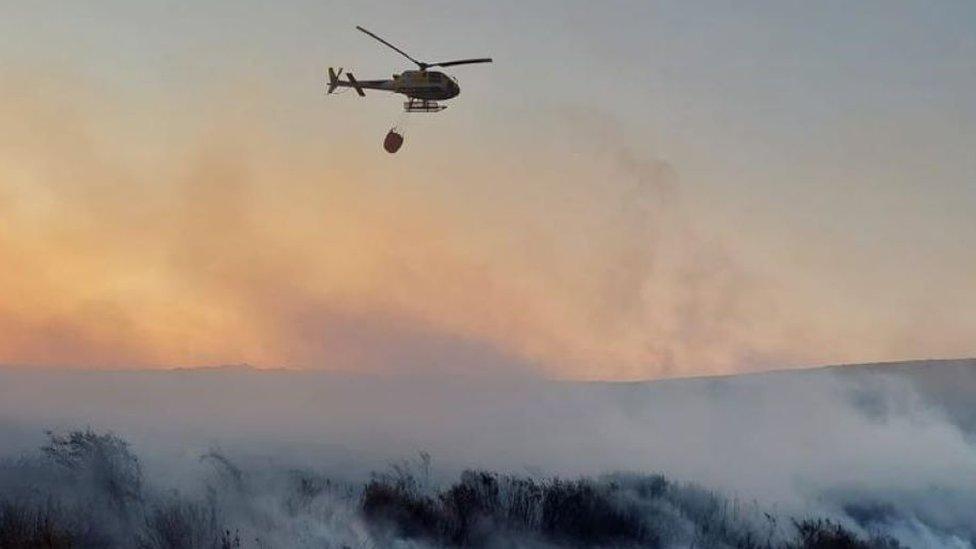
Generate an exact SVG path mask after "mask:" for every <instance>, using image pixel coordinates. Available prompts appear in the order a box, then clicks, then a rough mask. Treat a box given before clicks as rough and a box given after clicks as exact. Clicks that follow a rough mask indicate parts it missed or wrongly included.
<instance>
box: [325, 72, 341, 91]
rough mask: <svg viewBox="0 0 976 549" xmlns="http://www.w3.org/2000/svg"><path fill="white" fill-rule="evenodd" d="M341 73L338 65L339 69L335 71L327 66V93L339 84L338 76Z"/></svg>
mask: <svg viewBox="0 0 976 549" xmlns="http://www.w3.org/2000/svg"><path fill="white" fill-rule="evenodd" d="M341 74H342V67H339V71H338V72H336V71H334V70H332V67H329V90H328V92H327V93H332V92H334V91H335V89H336V88H337V87H338V86H339V76H340V75H341Z"/></svg>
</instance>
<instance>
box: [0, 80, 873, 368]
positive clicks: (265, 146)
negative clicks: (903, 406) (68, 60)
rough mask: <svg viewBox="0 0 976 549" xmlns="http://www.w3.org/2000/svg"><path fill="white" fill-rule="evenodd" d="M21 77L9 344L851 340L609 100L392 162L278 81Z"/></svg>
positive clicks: (3, 150) (180, 346)
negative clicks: (125, 90) (612, 115)
mask: <svg viewBox="0 0 976 549" xmlns="http://www.w3.org/2000/svg"><path fill="white" fill-rule="evenodd" d="M7 76H9V78H7V79H5V86H4V90H3V92H2V94H3V95H2V96H0V122H2V124H0V212H2V213H3V216H2V224H3V225H2V231H0V265H2V267H0V283H2V284H3V287H4V288H5V289H6V290H7V292H6V294H7V295H6V296H5V299H4V300H3V302H2V303H0V362H5V363H22V364H48V365H51V364H56V365H72V366H88V367H91V366H115V367H123V366H143V367H146V366H167V365H207V364H220V363H239V362H248V363H252V364H258V365H262V366H286V367H302V368H324V369H330V370H344V371H372V372H379V371H404V370H413V369H414V368H421V369H424V370H427V371H445V372H446V371H450V372H455V373H458V372H463V373H465V374H467V375H474V374H484V373H493V374H494V373H497V372H493V370H494V369H498V370H500V371H501V372H502V373H505V372H521V373H539V372H541V373H544V374H547V375H554V376H558V377H577V378H593V377H600V378H618V379H622V378H646V377H651V376H654V377H660V376H678V375H687V374H698V373H718V372H735V371H743V370H754V369H760V368H765V367H769V366H771V365H780V366H782V365H787V364H789V365H793V364H798V363H802V362H804V361H809V360H816V359H819V360H822V356H823V355H822V353H823V351H822V350H823V349H824V348H830V349H834V350H840V349H846V348H848V347H849V346H850V345H852V344H850V343H846V342H845V341H844V340H841V339H839V338H837V337H830V336H831V334H833V333H837V332H839V331H840V330H839V328H836V327H831V328H830V329H829V330H825V329H824V328H823V327H822V326H820V320H818V319H816V318H806V317H805V316H804V315H802V314H800V313H791V314H789V315H786V314H784V313H783V312H782V310H784V309H786V308H787V307H786V306H785V305H782V304H780V303H781V301H782V299H784V296H785V294H784V293H783V292H782V291H781V289H780V288H781V287H782V284H781V283H779V282H778V281H776V280H771V279H769V278H768V276H766V275H764V274H762V273H759V272H757V271H754V270H750V269H749V268H747V267H746V265H745V264H744V263H745V262H744V261H742V259H741V258H739V257H737V256H738V253H737V252H736V249H735V248H734V246H732V245H731V244H730V243H729V242H728V241H727V240H726V239H725V238H724V237H723V236H722V235H720V234H718V233H717V232H716V231H715V229H714V227H709V226H708V224H707V211H704V212H703V211H702V210H700V209H697V208H696V207H691V206H690V205H689V203H688V201H687V200H686V199H685V196H684V195H685V193H683V192H682V186H683V182H682V181H681V179H680V177H679V176H678V174H677V173H676V171H677V170H675V169H673V168H672V167H671V166H670V165H669V164H667V163H666V162H664V161H661V160H657V159H655V155H654V154H653V152H650V151H645V150H640V149H638V148H636V147H635V146H634V144H633V143H630V142H628V141H627V140H626V139H625V138H624V136H623V135H622V133H621V130H620V126H621V125H620V124H616V123H614V122H612V121H607V120H605V119H603V118H601V117H599V116H596V115H580V114H578V113H577V114H574V115H571V116H570V115H567V114H566V113H564V112H558V113H550V114H547V115H545V116H546V117H547V118H546V119H545V120H544V121H541V122H545V123H547V124H550V125H552V131H554V132H556V133H558V134H561V135H563V136H565V138H564V139H560V140H559V141H550V142H540V143H539V144H538V150H535V151H526V152H525V156H523V157H521V158H520V159H519V160H517V161H515V160H497V159H496V158H495V156H498V155H493V158H492V159H491V160H489V159H487V158H485V157H484V156H478V155H476V154H474V153H473V152H472V151H467V152H463V153H458V154H456V155H454V154H451V153H452V152H456V151H452V150H446V151H442V152H443V153H444V154H439V155H437V156H438V157H444V158H445V160H436V161H435V160H433V159H431V158H430V157H420V156H418V157H409V156H403V157H398V158H397V159H396V162H398V163H400V164H399V165H397V166H396V167H395V168H394V167H391V166H390V165H388V164H387V162H388V161H389V159H388V158H386V157H382V156H378V155H377V154H376V153H375V151H364V150H362V148H361V147H357V146H354V145H353V144H352V143H350V141H351V138H349V137H348V135H347V134H343V133H342V132H338V131H335V130H336V128H337V127H341V126H342V124H343V123H344V122H346V121H345V120H344V119H343V118H342V117H343V116H344V115H343V114H342V113H338V112H336V111H330V112H329V113H327V116H325V115H323V120H322V128H321V130H322V131H321V132H320V135H318V136H314V137H308V138H307V139H306V138H302V135H301V134H300V129H299V128H298V127H295V126H292V125H288V123H287V122H286V121H283V120H278V119H276V118H274V117H273V114H275V113H277V111H275V110H274V109H273V108H271V106H272V105H274V104H275V101H276V99H275V98H274V97H270V96H268V95H262V93H261V92H260V91H257V92H253V91H252V92H241V91H240V90H237V89H235V90H234V93H233V94H232V96H233V100H227V99H226V96H225V95H224V92H226V90H220V92H221V94H220V97H216V94H215V97H205V98H198V100H197V101H196V102H194V103H193V104H192V105H187V106H185V109H186V112H182V111H181V110H180V109H179V108H178V107H179V105H177V104H175V103H172V101H175V99H172V98H171V99H170V100H169V101H171V102H167V99H166V98H165V97H164V98H156V99H155V100H154V101H156V102H157V103H159V104H155V103H154V104H148V105H147V104H143V103H141V102H139V101H138V100H136V99H133V98H132V97H129V96H125V95H118V94H113V92H112V91H109V90H106V89H105V88H104V87H101V86H98V85H97V84H95V83H91V82H85V81H84V79H76V80H75V81H73V82H72V86H71V91H70V93H68V91H67V89H66V87H65V86H64V83H63V82H62V81H61V79H58V78H53V77H52V78H46V79H39V78H36V77H33V76H31V75H30V74H9V75H7ZM201 105H203V106H206V108H204V107H202V106H201ZM218 105H219V106H218ZM315 112H318V111H315ZM541 122H540V123H541ZM485 154H491V151H487V152H486V153H485ZM455 157H456V158H455ZM394 171H395V172H396V177H393V172H394ZM855 346H856V345H855ZM836 352H838V353H841V351H836ZM841 354H842V353H841ZM868 354H870V353H868ZM394 356H397V357H411V358H406V359H405V360H402V361H397V360H391V357H394ZM489 364H491V365H492V366H490V367H489V366H488V365H489Z"/></svg>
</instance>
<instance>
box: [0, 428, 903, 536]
mask: <svg viewBox="0 0 976 549" xmlns="http://www.w3.org/2000/svg"><path fill="white" fill-rule="evenodd" d="M48 435H49V442H48V443H47V444H46V445H45V446H44V447H43V448H42V451H41V453H40V455H36V456H29V457H24V458H22V459H19V460H16V461H10V462H5V463H2V464H0V549H8V548H11V549H12V548H18V549H20V548H33V547H48V548H60V547H141V548H147V549H148V548H152V549H155V548H160V549H162V548H174V549H176V548H221V549H223V548H234V547H387V546H391V545H394V544H395V543H400V544H402V546H404V547H442V546H446V547H706V548H710V547H715V548H721V547H730V548H731V547H735V548H769V549H773V548H775V549H792V548H797V549H800V548H810V549H813V548H817V549H819V548H824V549H826V548H865V549H869V548H885V549H893V548H896V547H899V545H898V544H897V543H896V542H895V541H894V540H892V539H890V538H885V537H879V536H875V537H865V536H863V535H860V534H858V533H856V532H854V531H852V530H850V529H848V528H846V527H845V526H843V525H842V524H841V523H839V522H833V521H830V520H827V519H822V518H813V519H795V520H787V521H783V520H780V519H778V518H777V517H774V516H773V515H771V514H767V513H764V512H762V511H761V510H759V509H758V506H757V505H755V504H752V505H742V504H740V503H739V502H737V501H735V500H730V499H728V498H724V497H722V496H719V495H718V494H715V493H712V492H709V491H707V490H704V489H702V488H700V487H697V486H694V485H690V484H681V483H675V482H672V481H670V480H668V479H666V478H665V477H663V476H661V475H625V474H615V475H608V476H604V477H600V478H596V479H590V478H580V479H572V480H566V479H557V478H553V479H534V478H529V477H519V476H504V475H498V474H495V473H492V472H487V471H467V472H465V473H463V474H462V475H461V477H460V479H458V481H457V482H455V483H453V484H450V485H448V486H443V487H435V486H432V483H431V480H430V458H429V456H426V455H422V456H421V459H420V460H419V462H418V463H417V464H411V463H402V464H397V465H394V466H393V467H391V469H390V471H388V472H385V473H380V474H375V475H374V476H373V478H372V479H371V480H370V481H369V482H368V483H366V484H365V485H364V486H355V485H350V484H348V483H340V482H334V481H332V480H329V479H328V478H326V477H324V476H322V475H319V474H317V473H313V472H308V471H297V470H288V471H276V472H267V471H250V470H248V469H245V468H242V467H240V466H238V465H236V464H235V463H234V462H232V461H231V460H230V459H228V458H227V456H225V455H223V454H221V453H220V452H218V451H210V452H208V453H207V454H205V455H204V456H202V457H201V464H203V465H205V466H206V467H207V470H208V471H209V473H208V475H207V476H206V478H205V480H204V481H203V482H202V486H200V487H199V489H198V490H195V491H193V492H191V493H181V492H179V491H177V490H174V489H161V488H159V487H157V486H154V485H153V483H152V482H147V480H146V479H145V478H144V476H143V468H142V465H141V463H140V461H139V459H138V458H137V457H136V455H135V454H134V453H133V452H132V450H131V449H130V447H129V445H128V444H127V443H126V442H125V441H124V440H122V439H121V438H119V437H117V436H115V435H112V434H101V433H96V432H94V431H91V430H88V431H78V432H72V433H69V434H67V435H63V436H62V435H56V434H53V433H48Z"/></svg>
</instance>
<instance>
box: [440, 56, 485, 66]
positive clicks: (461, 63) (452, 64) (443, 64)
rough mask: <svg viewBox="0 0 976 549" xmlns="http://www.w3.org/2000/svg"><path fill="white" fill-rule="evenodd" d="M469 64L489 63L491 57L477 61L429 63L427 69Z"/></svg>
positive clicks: (463, 60) (461, 60) (460, 60)
mask: <svg viewBox="0 0 976 549" xmlns="http://www.w3.org/2000/svg"><path fill="white" fill-rule="evenodd" d="M471 63H491V57H480V58H478V59H459V60H457V61H441V62H440V63H430V64H429V65H427V66H428V67H453V66H454V65H470V64H471Z"/></svg>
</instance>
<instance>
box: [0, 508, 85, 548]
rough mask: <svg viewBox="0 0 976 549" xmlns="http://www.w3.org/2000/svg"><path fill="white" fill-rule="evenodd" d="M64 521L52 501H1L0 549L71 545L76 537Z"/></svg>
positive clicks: (59, 510)
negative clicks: (38, 502) (32, 502)
mask: <svg viewBox="0 0 976 549" xmlns="http://www.w3.org/2000/svg"><path fill="white" fill-rule="evenodd" d="M67 522H68V521H67V520H66V518H65V517H64V516H63V515H62V513H61V509H60V508H59V507H58V506H56V505H55V504H53V503H51V502H47V503H45V504H42V505H34V504H30V503H26V502H19V503H14V502H10V501H6V502H0V549H29V548H34V547H47V548H51V549H58V548H62V547H72V546H73V545H74V544H75V543H76V541H77V538H76V536H75V535H74V533H73V532H71V531H70V528H69V527H68V524H67Z"/></svg>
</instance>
